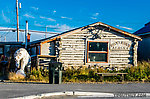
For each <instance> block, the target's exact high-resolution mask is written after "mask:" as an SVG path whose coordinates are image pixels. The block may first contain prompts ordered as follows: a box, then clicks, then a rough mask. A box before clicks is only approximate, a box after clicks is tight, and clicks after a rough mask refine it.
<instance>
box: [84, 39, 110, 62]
mask: <svg viewBox="0 0 150 99" xmlns="http://www.w3.org/2000/svg"><path fill="white" fill-rule="evenodd" d="M87 47H88V48H87V62H101V63H107V62H108V42H95V41H88V46H87Z"/></svg>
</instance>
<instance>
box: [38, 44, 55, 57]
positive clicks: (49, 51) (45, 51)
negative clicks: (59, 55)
mask: <svg viewBox="0 0 150 99" xmlns="http://www.w3.org/2000/svg"><path fill="white" fill-rule="evenodd" d="M41 55H55V42H47V43H44V44H41Z"/></svg>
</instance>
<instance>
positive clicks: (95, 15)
mask: <svg viewBox="0 0 150 99" xmlns="http://www.w3.org/2000/svg"><path fill="white" fill-rule="evenodd" d="M98 15H99V13H94V14H93V15H92V17H91V19H94V20H96V19H97V17H98Z"/></svg>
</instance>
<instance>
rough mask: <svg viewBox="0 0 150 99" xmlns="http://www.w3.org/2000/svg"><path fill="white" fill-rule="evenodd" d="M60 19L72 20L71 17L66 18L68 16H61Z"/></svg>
mask: <svg viewBox="0 0 150 99" xmlns="http://www.w3.org/2000/svg"><path fill="white" fill-rule="evenodd" d="M61 18H62V19H69V20H72V18H68V17H64V16H61Z"/></svg>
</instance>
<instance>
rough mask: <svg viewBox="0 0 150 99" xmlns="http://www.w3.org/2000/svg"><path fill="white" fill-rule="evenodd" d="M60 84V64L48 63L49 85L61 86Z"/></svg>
mask: <svg viewBox="0 0 150 99" xmlns="http://www.w3.org/2000/svg"><path fill="white" fill-rule="evenodd" d="M61 82H62V63H60V62H50V63H49V83H50V84H61Z"/></svg>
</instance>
